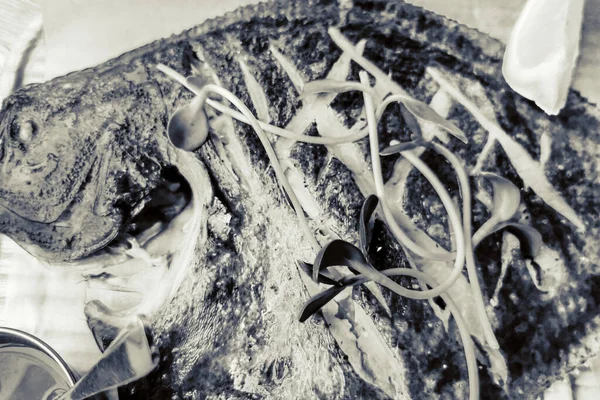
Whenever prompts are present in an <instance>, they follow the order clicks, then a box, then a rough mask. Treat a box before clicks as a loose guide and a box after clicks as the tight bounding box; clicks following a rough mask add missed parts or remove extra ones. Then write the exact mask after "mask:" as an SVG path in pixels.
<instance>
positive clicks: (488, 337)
mask: <svg viewBox="0 0 600 400" xmlns="http://www.w3.org/2000/svg"><path fill="white" fill-rule="evenodd" d="M432 144H433V148H434V149H435V150H436V151H437V152H438V153H439V154H441V155H442V156H444V157H445V158H446V159H447V160H448V161H449V162H450V165H452V167H453V168H454V170H455V171H456V176H457V177H458V182H459V184H460V191H461V193H462V201H463V231H464V235H465V245H466V249H465V257H466V258H465V261H466V264H467V273H468V275H469V282H470V283H471V286H472V287H473V294H474V296H475V307H476V308H477V315H478V316H479V323H480V324H481V327H482V329H483V335H484V337H485V341H486V342H487V343H488V346H490V347H491V348H492V349H499V348H500V345H499V344H498V340H497V339H496V335H495V334H494V330H493V329H492V325H491V324H490V320H489V318H488V316H487V313H486V311H485V304H484V303H483V295H482V292H481V286H480V285H479V278H478V276H477V270H476V269H475V255H474V253H473V247H474V246H473V242H472V239H471V229H472V228H471V186H470V185H469V177H468V176H467V172H466V171H465V169H464V168H463V166H462V164H461V163H460V160H459V159H458V157H456V156H455V155H454V153H452V152H451V151H450V150H448V149H447V148H446V147H444V146H443V145H441V144H439V143H435V142H432Z"/></svg>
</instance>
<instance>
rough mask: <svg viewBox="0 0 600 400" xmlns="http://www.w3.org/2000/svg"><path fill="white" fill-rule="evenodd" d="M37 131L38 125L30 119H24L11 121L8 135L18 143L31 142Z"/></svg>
mask: <svg viewBox="0 0 600 400" xmlns="http://www.w3.org/2000/svg"><path fill="white" fill-rule="evenodd" d="M37 133H38V126H37V124H36V123H35V122H33V121H32V120H27V121H24V122H23V123H19V122H18V121H17V120H15V121H13V123H12V125H11V129H10V136H11V138H12V139H14V140H16V141H17V142H19V143H23V144H24V143H28V142H31V141H32V140H33V139H35V137H36V136H37Z"/></svg>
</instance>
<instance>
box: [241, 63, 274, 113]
mask: <svg viewBox="0 0 600 400" xmlns="http://www.w3.org/2000/svg"><path fill="white" fill-rule="evenodd" d="M238 63H239V64H240V69H241V70H242V75H243V76H244V82H245V83H246V87H247V88H248V94H250V100H252V104H253V105H254V109H255V110H256V115H257V117H258V119H259V120H262V121H263V122H269V121H271V117H270V116H269V102H268V101H267V95H266V94H265V91H264V90H263V88H262V86H261V85H260V83H258V81H257V80H256V78H255V77H254V75H253V74H252V72H250V69H249V68H248V65H246V63H245V62H244V60H238Z"/></svg>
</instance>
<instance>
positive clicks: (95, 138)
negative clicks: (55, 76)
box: [0, 79, 166, 261]
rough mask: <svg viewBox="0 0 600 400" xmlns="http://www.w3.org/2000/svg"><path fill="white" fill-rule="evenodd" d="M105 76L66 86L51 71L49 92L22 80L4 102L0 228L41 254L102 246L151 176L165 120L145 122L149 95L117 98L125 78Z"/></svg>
mask: <svg viewBox="0 0 600 400" xmlns="http://www.w3.org/2000/svg"><path fill="white" fill-rule="evenodd" d="M71 81H72V79H71ZM80 81H81V79H80ZM121 81H122V80H121ZM76 84H77V82H76ZM110 84H111V82H109V85H108V86H107V85H106V84H105V83H99V82H94V80H89V79H88V80H87V81H85V82H84V83H80V84H79V87H77V88H76V89H77V90H73V88H72V87H69V85H72V84H70V83H64V82H63V83H62V84H61V80H60V79H59V80H58V83H55V84H54V86H55V88H56V90H55V91H54V92H48V87H46V88H45V90H44V91H43V92H42V89H41V87H42V86H43V85H39V86H40V87H39V88H38V87H37V86H30V87H27V88H24V89H22V90H20V91H18V92H17V93H15V94H13V95H12V96H10V97H9V98H8V99H6V101H5V102H4V106H3V110H2V111H1V112H0V118H1V119H0V233H4V234H7V235H8V236H10V237H11V238H13V239H14V240H15V241H17V242H18V243H19V244H20V245H22V246H23V247H24V248H25V249H26V250H28V251H29V252H30V253H32V254H34V255H35V256H37V257H39V258H42V259H47V260H60V261H65V260H75V259H78V258H81V257H83V256H86V255H89V254H90V253H92V252H94V251H95V250H97V249H99V248H101V247H103V246H105V245H106V244H107V243H108V242H109V241H110V240H112V239H113V238H115V237H116V236H117V234H118V233H119V231H120V229H121V228H122V226H123V224H124V222H125V221H126V220H127V219H128V218H129V217H130V216H131V214H132V213H133V212H134V211H133V210H134V209H136V207H137V208H139V203H140V202H141V201H143V199H144V197H145V196H146V195H147V194H148V192H149V191H150V190H151V189H152V188H153V185H154V184H155V183H156V182H157V181H158V174H159V171H160V169H161V165H164V163H163V162H162V161H163V160H164V157H162V156H161V155H160V154H158V153H161V151H159V150H158V149H159V148H160V149H164V147H165V146H166V140H163V141H162V142H161V143H160V144H157V139H156V138H158V137H159V136H162V137H164V133H162V132H160V131H161V130H162V131H164V127H162V125H163V124H161V123H158V124H155V125H158V126H154V128H152V129H150V128H148V129H146V125H147V121H146V120H144V118H146V117H147V116H148V115H149V114H150V115H152V113H153V109H152V107H153V104H154V103H156V100H153V101H146V102H141V103H140V102H138V103H137V104H135V103H136V100H139V99H136V98H135V97H136V96H135V95H132V96H130V97H132V98H129V99H127V100H123V99H122V98H119V96H115V95H114V92H115V91H117V92H118V91H119V90H122V89H123V88H122V86H123V83H121V82H119V83H113V85H112V86H111V85H110ZM125 84H127V82H125ZM148 90H150V91H152V89H148ZM148 90H144V89H141V90H139V91H137V92H136V93H137V95H138V96H142V97H148ZM154 92H156V90H154ZM111 93H112V94H111ZM154 94H156V93H154ZM121 97H123V96H121ZM160 107H163V108H164V105H160ZM160 107H159V108H160ZM136 115H138V116H140V115H141V117H136ZM160 119H161V118H160V117H159V118H157V120H160ZM155 122H156V121H155ZM149 131H150V132H149ZM131 135H133V137H130V136H131ZM140 135H142V136H143V137H140Z"/></svg>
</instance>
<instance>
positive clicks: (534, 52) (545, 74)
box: [502, 0, 585, 115]
mask: <svg viewBox="0 0 600 400" xmlns="http://www.w3.org/2000/svg"><path fill="white" fill-rule="evenodd" d="M584 3H585V0H529V1H528V2H527V4H525V7H524V8H523V11H522V12H521V15H520V16H519V19H517V22H516V23H515V26H514V27H513V30H512V33H511V37H510V40H509V42H508V45H507V46H506V52H505V54H504V63H503V64H502V73H503V74H504V78H505V79H506V82H508V84H509V85H510V87H511V88H512V89H513V90H514V91H515V92H517V93H519V94H520V95H522V96H524V97H526V98H528V99H530V100H533V101H535V103H536V104H537V105H538V106H539V107H540V108H541V109H542V110H544V111H545V112H546V113H547V114H550V115H556V114H558V113H559V112H560V110H561V109H562V108H563V107H564V105H565V103H566V101H567V94H568V92H569V87H570V86H571V80H572V78H573V71H574V69H575V65H576V63H577V57H578V56H579V39H580V37H581V25H582V22H583V5H584Z"/></svg>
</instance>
